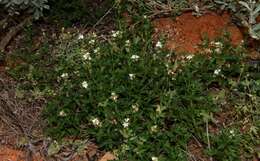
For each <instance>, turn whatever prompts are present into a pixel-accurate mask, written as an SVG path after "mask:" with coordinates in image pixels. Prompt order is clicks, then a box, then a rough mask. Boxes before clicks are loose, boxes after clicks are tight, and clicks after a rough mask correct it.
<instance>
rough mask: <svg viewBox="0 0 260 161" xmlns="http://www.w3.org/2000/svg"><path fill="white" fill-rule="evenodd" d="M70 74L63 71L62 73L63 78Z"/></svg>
mask: <svg viewBox="0 0 260 161" xmlns="http://www.w3.org/2000/svg"><path fill="white" fill-rule="evenodd" d="M68 76H69V75H68V73H63V74H62V75H61V77H62V78H68Z"/></svg>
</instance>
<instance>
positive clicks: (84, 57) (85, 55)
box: [83, 52, 91, 60]
mask: <svg viewBox="0 0 260 161" xmlns="http://www.w3.org/2000/svg"><path fill="white" fill-rule="evenodd" d="M83 59H84V60H91V57H90V53H89V52H87V53H85V54H84V55H83Z"/></svg>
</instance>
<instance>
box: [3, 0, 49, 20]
mask: <svg viewBox="0 0 260 161" xmlns="http://www.w3.org/2000/svg"><path fill="white" fill-rule="evenodd" d="M47 2H48V0H0V5H4V7H5V9H6V10H8V12H9V13H10V14H11V15H15V14H19V13H20V12H21V11H28V12H30V13H32V14H33V16H34V18H35V19H38V18H39V17H41V16H42V12H43V10H44V9H49V5H47Z"/></svg>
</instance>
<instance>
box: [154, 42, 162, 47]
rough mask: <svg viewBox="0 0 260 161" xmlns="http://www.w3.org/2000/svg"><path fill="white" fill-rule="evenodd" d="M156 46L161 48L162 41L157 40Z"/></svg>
mask: <svg viewBox="0 0 260 161" xmlns="http://www.w3.org/2000/svg"><path fill="white" fill-rule="evenodd" d="M155 47H156V48H162V47H163V45H162V42H161V41H158V42H157V43H156V45H155Z"/></svg>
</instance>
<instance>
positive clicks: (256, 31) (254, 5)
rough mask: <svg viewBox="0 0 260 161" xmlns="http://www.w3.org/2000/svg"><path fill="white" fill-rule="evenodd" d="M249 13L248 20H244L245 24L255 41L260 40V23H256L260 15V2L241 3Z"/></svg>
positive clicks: (252, 0) (251, 0)
mask: <svg viewBox="0 0 260 161" xmlns="http://www.w3.org/2000/svg"><path fill="white" fill-rule="evenodd" d="M239 4H240V5H242V6H243V7H244V8H245V9H246V10H247V13H248V16H247V19H244V20H243V23H244V24H245V25H246V26H247V27H248V29H249V34H250V36H251V37H252V38H254V39H260V23H257V22H256V18H257V17H258V16H259V14H260V2H256V1H254V0H249V1H239Z"/></svg>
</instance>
